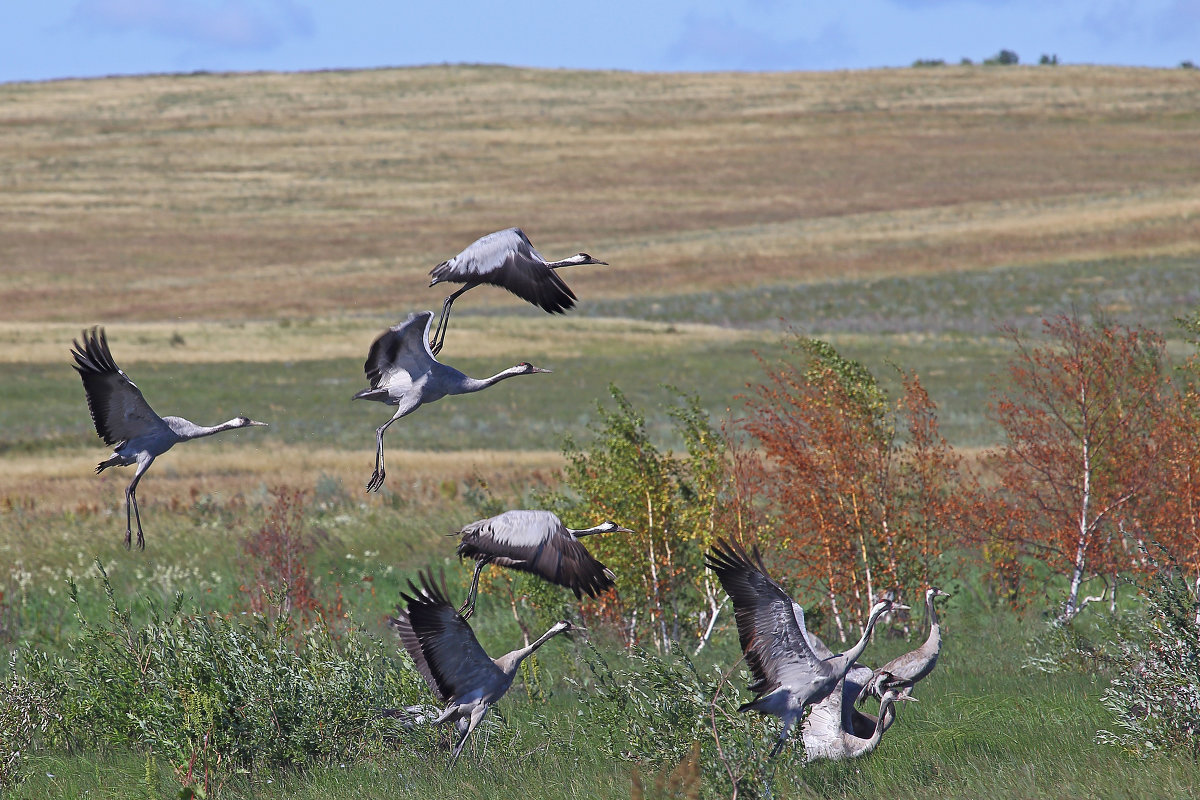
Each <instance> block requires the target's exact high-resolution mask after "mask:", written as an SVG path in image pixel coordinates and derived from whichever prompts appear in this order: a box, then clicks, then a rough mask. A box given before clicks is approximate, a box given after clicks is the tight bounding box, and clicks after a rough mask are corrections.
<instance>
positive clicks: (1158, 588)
mask: <svg viewBox="0 0 1200 800" xmlns="http://www.w3.org/2000/svg"><path fill="white" fill-rule="evenodd" d="M1145 596H1146V608H1145V611H1144V613H1142V614H1140V615H1138V616H1137V617H1136V618H1135V621H1134V622H1133V623H1132V624H1130V625H1128V626H1127V628H1126V629H1124V630H1121V631H1120V632H1119V633H1118V636H1117V639H1116V642H1115V643H1114V648H1115V650H1116V655H1115V659H1116V662H1117V668H1116V669H1115V670H1114V672H1113V680H1112V685H1111V686H1110V687H1109V688H1108V689H1107V690H1106V691H1105V692H1104V696H1103V703H1104V705H1105V707H1107V708H1108V710H1109V711H1111V712H1112V713H1113V716H1114V717H1115V718H1116V723H1117V727H1118V730H1116V731H1103V730H1102V731H1100V732H1099V734H1098V735H1097V739H1098V740H1099V741H1102V742H1107V743H1109V744H1115V745H1119V746H1122V747H1126V748H1128V749H1130V750H1132V751H1134V752H1138V753H1142V754H1148V753H1150V752H1154V751H1159V750H1184V751H1187V752H1190V753H1191V755H1192V757H1193V758H1198V757H1200V626H1198V625H1197V622H1196V615H1197V608H1196V602H1197V601H1196V596H1195V595H1194V594H1193V593H1192V589H1191V587H1189V586H1188V583H1187V581H1186V580H1185V578H1184V577H1183V574H1182V573H1181V572H1180V570H1179V569H1178V568H1176V566H1175V565H1174V564H1170V565H1168V566H1166V567H1162V568H1160V569H1159V570H1158V571H1157V573H1156V574H1155V575H1154V576H1153V578H1152V579H1151V580H1150V581H1149V583H1148V585H1147V587H1146V592H1145Z"/></svg>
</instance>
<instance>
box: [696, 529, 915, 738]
mask: <svg viewBox="0 0 1200 800" xmlns="http://www.w3.org/2000/svg"><path fill="white" fill-rule="evenodd" d="M706 564H707V566H708V568H709V569H711V570H712V571H713V572H714V573H716V575H717V578H718V580H720V581H721V586H722V587H724V589H725V591H726V593H728V594H729V597H730V598H731V599H732V600H733V611H734V619H735V620H736V622H737V628H738V640H739V641H740V643H741V646H742V652H743V653H744V654H745V657H746V663H747V665H748V666H749V667H750V672H751V674H752V675H753V676H754V681H753V682H752V683H751V684H750V687H749V688H750V691H752V692H754V693H755V695H756V697H755V698H754V699H753V700H751V701H750V702H749V703H745V704H743V705H742V706H741V707H740V708H739V709H738V711H749V710H754V711H759V712H761V713H763V714H770V715H772V716H776V717H779V718H780V719H781V720H782V721H783V730H782V731H780V733H779V740H778V741H777V742H776V743H775V747H774V749H773V750H772V751H771V757H772V758H774V757H775V756H776V755H778V754H779V751H780V750H781V749H783V745H784V742H785V741H786V740H787V736H788V733H789V732H790V731H791V729H792V726H793V725H795V724H796V722H797V721H799V720H800V719H801V718H802V717H803V716H804V709H805V708H806V707H808V706H810V705H813V704H814V703H819V702H821V701H822V700H823V699H825V698H826V697H828V696H829V694H830V692H832V691H834V689H836V688H837V686H838V685H839V682H840V681H841V680H842V678H844V677H845V675H846V673H847V672H848V671H849V670H850V668H851V667H853V666H854V662H855V660H856V659H857V658H858V657H859V656H860V655H862V652H863V650H864V649H866V646H867V640H868V639H869V638H870V636H871V631H872V630H874V628H875V623H876V622H878V621H879V618H880V617H881V616H883V615H884V614H885V613H887V612H888V611H891V610H893V609H894V608H907V606H901V605H897V604H895V603H894V602H893V601H892V599H891V598H890V597H884V598H883V599H881V600H880V601H879V602H877V603H876V604H875V605H874V606H872V607H871V613H870V616H868V617H867V624H866V627H865V628H864V629H863V635H862V638H861V639H859V640H858V643H857V644H855V645H854V646H853V647H851V648H850V649H849V650H847V651H846V652H844V653H842V654H840V655H836V656H832V657H830V658H826V659H821V658H818V657H817V655H816V654H815V653H813V649H812V647H811V646H810V645H809V642H808V636H807V633H806V631H805V630H804V628H803V624H804V623H803V621H802V615H801V616H797V614H796V612H795V610H794V609H793V606H794V605H795V603H794V602H793V600H792V598H791V597H789V596H788V594H787V592H785V591H784V590H783V587H781V586H780V585H779V584H778V583H776V582H775V581H774V580H772V579H771V578H770V577H769V576H768V575H767V571H766V567H765V566H764V565H763V563H762V557H761V556H759V554H758V549H757V548H755V549H754V556H753V559H751V557H750V556H748V555H747V554H746V551H745V550H744V549H743V548H742V547H741V545H739V544H737V543H736V542H732V541H725V540H722V539H718V540H717V541H716V543H714V545H713V547H712V549H711V550H709V552H708V553H707V554H706Z"/></svg>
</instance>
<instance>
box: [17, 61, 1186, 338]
mask: <svg viewBox="0 0 1200 800" xmlns="http://www.w3.org/2000/svg"><path fill="white" fill-rule="evenodd" d="M1198 109H1200V76H1197V75H1196V74H1195V73H1193V72H1190V71H1185V70H1173V71H1168V70H1147V69H1116V68H1111V69H1110V68H1092V67H1056V68H1034V67H1030V68H1025V67H1021V68H1011V69H997V68H983V67H947V68H943V69H927V70H905V69H901V70H879V71H868V72H837V73H785V74H718V75H639V74H632V73H623V72H572V71H531V70H520V69H509V68H500V67H429V68H421V69H401V70H379V71H371V72H328V73H310V74H299V75H282V74H251V75H194V76H157V77H143V78H122V79H110V80H86V81H61V82H54V83H41V84H9V85H5V86H0V186H3V191H2V192H0V246H2V251H3V253H4V257H3V267H2V271H0V304H2V307H3V308H4V309H5V316H6V317H7V318H8V319H9V320H11V321H20V322H47V321H55V322H69V323H72V324H77V323H78V322H80V321H81V317H82V318H84V319H97V320H105V321H111V322H115V321H118V320H119V321H122V322H125V321H134V320H136V321H164V320H182V321H186V322H194V321H208V320H228V321H241V320H247V319H274V318H278V317H298V318H307V317H312V316H330V315H333V316H341V315H353V314H362V313H375V314H389V315H390V314H394V312H395V310H396V309H397V308H409V307H412V306H414V305H420V306H433V305H435V304H436V302H437V300H438V299H439V298H440V296H441V295H440V293H437V292H432V291H428V290H426V289H425V286H424V283H425V280H426V273H427V272H428V270H429V269H430V268H431V267H432V266H433V265H434V264H437V263H438V262H439V261H441V260H442V259H444V258H446V257H448V256H450V255H453V254H454V253H456V252H458V250H459V249H461V248H462V247H463V246H464V245H466V244H467V243H469V242H470V241H471V240H472V239H474V238H475V237H476V236H478V235H480V234H482V233H485V232H487V231H490V230H494V229H496V228H499V227H503V226H506V225H510V224H519V225H521V226H523V227H524V228H525V229H526V231H527V232H528V233H529V234H530V236H531V237H532V238H533V240H534V243H535V244H537V245H538V246H539V247H540V248H541V249H542V250H543V251H545V252H546V253H547V254H558V253H559V252H560V251H561V252H562V253H564V254H565V253H566V252H568V251H570V252H574V251H575V250H576V249H579V248H580V247H585V246H586V248H587V249H588V250H589V251H591V252H594V253H595V254H598V255H600V256H601V257H602V258H604V259H605V260H608V261H610V262H612V265H613V266H612V268H611V269H607V270H603V269H594V270H590V271H583V270H580V271H579V273H578V274H576V275H573V276H572V284H573V285H574V286H575V287H576V288H577V290H578V291H579V292H580V294H581V296H583V297H589V298H605V297H615V296H621V295H625V294H628V293H629V292H630V290H631V289H633V288H636V290H637V291H638V292H641V293H646V292H649V293H654V294H669V293H672V292H678V291H681V290H695V289H700V288H703V289H709V290H717V291H720V290H725V289H728V288H730V287H732V286H742V287H744V286H761V285H773V284H791V283H795V282H801V281H819V280H822V279H827V278H831V277H837V278H845V277H849V276H878V275H898V274H907V273H914V272H931V271H932V272H941V271H961V270H972V269H981V268H987V267H992V266H996V265H1013V264H1025V263H1044V262H1053V261H1064V260H1079V259H1088V258H1097V257H1111V256H1114V255H1133V254H1137V255H1141V256H1145V255H1148V254H1174V255H1179V254H1194V253H1196V252H1197V249H1198V248H1200V236H1197V234H1198V233H1200V217H1198V212H1200V185H1198V183H1197V175H1200V148H1197V147H1196V146H1195V143H1196V141H1197V140H1198V138H1200V111H1198ZM472 299H475V300H477V302H479V303H483V302H491V301H492V300H493V298H488V299H486V300H485V299H484V298H478V299H476V298H472Z"/></svg>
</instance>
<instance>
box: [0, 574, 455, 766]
mask: <svg viewBox="0 0 1200 800" xmlns="http://www.w3.org/2000/svg"><path fill="white" fill-rule="evenodd" d="M98 566H99V564H98ZM100 573H101V576H102V579H101V584H102V586H103V589H104V592H105V594H106V595H107V599H108V618H107V619H106V620H103V621H96V620H91V619H88V618H87V617H86V616H85V615H84V613H83V612H82V610H81V609H80V607H79V599H78V590H77V588H76V586H75V585H74V583H72V584H71V586H70V593H69V595H70V600H71V603H72V604H73V605H74V606H75V609H76V611H75V617H76V620H77V623H78V628H79V630H78V635H77V638H76V639H75V641H73V642H72V643H71V645H70V651H69V655H68V656H67V657H51V656H49V655H47V654H46V653H43V652H39V651H37V650H36V649H33V648H31V647H27V648H25V649H24V650H23V651H22V653H21V659H20V663H19V664H16V665H15V666H14V670H13V677H12V678H11V683H12V684H13V687H14V688H10V689H9V691H8V692H7V694H8V697H7V699H6V704H5V708H6V711H5V714H4V718H3V719H5V720H7V719H10V718H14V717H15V716H20V715H22V714H31V713H35V712H37V711H39V710H40V711H41V712H42V713H43V714H46V713H47V712H48V711H49V712H50V713H49V716H46V717H42V718H44V719H45V718H48V719H51V721H50V723H49V724H48V725H46V731H45V738H46V740H47V741H46V743H47V744H49V745H51V746H53V745H67V746H70V747H78V746H89V747H95V746H104V745H111V746H116V747H123V748H132V749H135V750H138V751H140V752H146V753H149V754H153V755H155V756H156V757H164V758H166V759H169V760H170V761H171V763H172V764H174V765H175V767H176V771H177V772H178V773H179V774H180V776H181V780H182V781H183V783H184V784H185V785H188V784H190V783H191V782H192V781H194V780H199V779H200V777H201V776H203V778H204V780H205V782H206V783H207V782H208V780H209V778H210V777H211V776H221V775H228V774H230V773H232V772H235V771H250V772H253V771H254V770H257V769H260V768H263V767H272V768H273V767H286V766H292V765H306V766H307V765H311V764H313V763H329V762H339V761H340V762H354V761H358V760H361V759H364V758H367V757H370V756H371V755H372V754H373V753H375V752H377V751H378V750H379V749H380V748H383V747H387V746H389V744H388V743H389V742H392V741H394V739H395V737H396V736H397V735H399V733H400V728H399V727H398V724H399V723H397V722H396V721H394V720H389V719H384V718H381V716H380V715H379V714H378V710H379V709H380V708H394V707H400V706H406V705H410V704H413V703H416V702H418V700H419V699H420V698H421V697H422V695H423V692H422V688H423V684H422V682H421V680H420V678H419V676H418V675H417V673H416V672H415V671H414V670H413V669H411V667H409V666H407V665H405V664H404V663H402V662H399V661H397V660H395V659H394V658H393V657H392V654H394V653H395V650H394V648H392V647H390V646H386V645H384V644H382V643H378V642H373V641H371V640H370V639H368V638H367V637H366V636H364V635H363V634H362V633H361V632H359V631H356V630H350V631H346V632H343V633H341V634H340V635H339V636H336V637H335V636H334V635H333V634H332V632H331V631H330V630H329V628H328V626H326V625H324V624H321V623H318V624H317V625H315V626H312V627H311V628H308V629H307V630H305V631H303V632H298V631H296V630H295V627H294V624H293V621H292V619H291V617H290V616H288V615H286V614H281V615H279V616H277V617H275V618H274V619H270V620H269V619H267V618H265V617H263V616H262V615H259V614H242V615H230V616H223V615H219V614H215V613H203V612H200V611H191V612H184V611H183V596H182V595H180V594H177V595H176V597H175V600H174V602H172V603H171V604H170V605H169V607H167V608H163V607H162V606H161V604H158V603H156V602H154V601H153V600H150V599H146V600H144V601H143V602H144V604H145V606H146V609H147V611H148V622H146V623H145V624H136V623H134V622H133V621H132V614H131V611H130V610H128V609H123V608H122V607H121V605H120V603H119V602H118V599H117V597H116V596H115V594H114V592H113V589H112V586H111V584H110V583H109V580H108V575H107V574H106V573H105V572H104V569H103V567H102V566H100ZM51 701H52V705H53V706H54V707H53V708H52V709H47V708H45V706H47V705H49V704H51ZM39 703H40V704H41V705H42V706H43V708H41V709H38V708H37V707H36V706H37V704H39ZM12 727H13V729H14V730H16V731H17V732H18V733H20V732H21V731H23V730H25V729H27V728H28V727H29V726H28V725H24V726H22V725H21V724H17V725H13V726H12ZM405 735H406V736H410V735H413V734H405ZM420 735H422V736H429V735H432V734H427V733H422V734H420ZM26 738H30V737H28V736H27V737H26Z"/></svg>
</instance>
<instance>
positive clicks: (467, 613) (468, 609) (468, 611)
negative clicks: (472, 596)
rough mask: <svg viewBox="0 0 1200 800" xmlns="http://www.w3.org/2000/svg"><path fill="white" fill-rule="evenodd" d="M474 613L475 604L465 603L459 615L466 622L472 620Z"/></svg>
mask: <svg viewBox="0 0 1200 800" xmlns="http://www.w3.org/2000/svg"><path fill="white" fill-rule="evenodd" d="M474 613H475V604H474V603H463V607H462V608H460V609H459V610H458V615H459V616H460V617H462V618H463V619H464V620H468V619H470V618H471V615H472V614H474Z"/></svg>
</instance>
